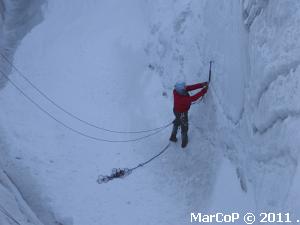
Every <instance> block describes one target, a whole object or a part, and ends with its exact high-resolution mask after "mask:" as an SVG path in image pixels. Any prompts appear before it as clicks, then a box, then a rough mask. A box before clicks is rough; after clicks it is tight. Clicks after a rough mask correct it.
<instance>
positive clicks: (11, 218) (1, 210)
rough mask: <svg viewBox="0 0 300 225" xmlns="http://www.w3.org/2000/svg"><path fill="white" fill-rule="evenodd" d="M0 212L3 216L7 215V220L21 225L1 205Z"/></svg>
mask: <svg viewBox="0 0 300 225" xmlns="http://www.w3.org/2000/svg"><path fill="white" fill-rule="evenodd" d="M0 212H2V214H3V215H5V216H6V217H7V218H9V219H10V220H11V221H13V222H14V223H16V224H18V225H21V223H19V222H18V221H17V220H16V219H15V218H14V217H13V216H12V215H11V214H10V213H9V212H7V211H6V209H5V208H4V207H2V206H1V205H0Z"/></svg>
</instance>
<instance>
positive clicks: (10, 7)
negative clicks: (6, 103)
mask: <svg viewBox="0 0 300 225" xmlns="http://www.w3.org/2000/svg"><path fill="white" fill-rule="evenodd" d="M42 3H43V1H42V0H29V1H23V0H0V53H1V54H2V55H4V56H6V57H8V58H9V59H12V57H13V54H14V52H15V49H16V48H17V46H18V44H19V42H20V41H21V40H22V38H23V37H24V36H25V35H26V34H27V33H28V32H29V31H30V30H31V29H32V28H33V27H34V26H35V25H36V24H38V23H39V22H40V21H41V20H42V12H41V6H42ZM0 69H1V71H3V72H5V73H7V74H8V73H9V72H10V71H11V68H10V66H9V65H7V63H5V60H4V59H3V58H2V56H0ZM5 84H6V80H5V79H4V78H3V77H2V75H0V89H1V88H3V87H4V85H5ZM7 151H8V146H7V145H6V144H5V140H4V136H3V134H2V133H1V132H0V159H1V162H0V224H1V225H8V224H22V225H41V224H42V223H41V222H40V221H39V219H38V218H37V217H36V216H35V214H34V213H33V212H32V210H31V209H30V207H29V206H28V204H27V203H26V201H25V200H24V198H23V196H22V195H21V192H19V190H18V189H17V187H16V186H15V184H14V182H13V180H12V179H11V178H10V177H9V175H8V174H7V173H6V172H5V170H4V169H3V162H4V158H5V157H6V156H5V155H6V154H5V153H6V152H7Z"/></svg>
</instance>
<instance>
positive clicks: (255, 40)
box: [244, 0, 300, 217]
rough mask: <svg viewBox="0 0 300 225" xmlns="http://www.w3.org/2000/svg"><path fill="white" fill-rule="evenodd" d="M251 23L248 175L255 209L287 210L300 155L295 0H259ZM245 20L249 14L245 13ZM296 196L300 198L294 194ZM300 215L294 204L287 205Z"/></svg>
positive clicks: (299, 10)
mask: <svg viewBox="0 0 300 225" xmlns="http://www.w3.org/2000/svg"><path fill="white" fill-rule="evenodd" d="M262 2H264V4H261V5H260V7H257V3H255V1H249V2H248V5H247V4H245V5H244V6H246V8H249V7H250V8H251V7H254V8H260V9H259V13H255V14H256V17H255V18H254V19H253V22H252V23H251V26H250V27H249V34H250V35H249V40H250V41H249V55H250V62H251V73H250V76H249V82H248V88H247V90H248V91H247V92H248V93H249V94H248V96H247V100H246V104H245V105H247V108H246V110H245V113H246V114H247V121H248V129H249V137H250V138H249V140H250V141H251V144H252V146H251V147H249V148H248V149H247V155H248V156H249V157H250V159H251V161H249V162H248V163H249V165H248V170H249V177H250V178H249V179H251V180H252V181H253V184H254V188H255V190H256V196H257V197H256V198H257V207H258V209H259V210H262V209H268V210H287V208H290V206H289V205H290V200H289V199H290V198H291V197H290V196H297V193H298V192H299V191H298V190H297V191H296V190H295V189H293V188H292V187H293V186H297V185H298V183H299V179H297V176H296V171H297V170H298V169H297V167H298V160H299V138H298V137H299V122H300V121H299V116H298V115H299V102H298V99H299V96H300V93H299V78H300V76H299V56H300V55H299V54H300V48H299V47H300V42H299V40H298V36H299V32H300V30H299V28H298V27H299V22H300V4H299V2H298V1H292V0H288V1H278V0H275V1H262ZM253 3H254V5H253ZM245 19H246V21H247V17H246V18H245ZM298 200H299V198H298ZM291 212H293V213H294V216H295V217H297V216H298V217H300V214H299V213H300V212H299V210H298V209H297V207H296V208H294V209H293V210H291Z"/></svg>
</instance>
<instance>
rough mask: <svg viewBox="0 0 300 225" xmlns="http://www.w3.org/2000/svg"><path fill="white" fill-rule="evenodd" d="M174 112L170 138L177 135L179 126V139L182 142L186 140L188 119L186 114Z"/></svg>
mask: <svg viewBox="0 0 300 225" xmlns="http://www.w3.org/2000/svg"><path fill="white" fill-rule="evenodd" d="M173 112H174V115H175V120H174V121H173V130H172V136H175V137H176V135H177V131H178V128H179V126H180V128H181V137H182V140H187V133H188V129H189V119H188V112H183V113H179V112H175V111H174V110H173Z"/></svg>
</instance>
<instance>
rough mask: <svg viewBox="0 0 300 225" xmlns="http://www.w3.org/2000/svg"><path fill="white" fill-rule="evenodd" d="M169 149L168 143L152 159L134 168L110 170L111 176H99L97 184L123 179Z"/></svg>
mask: <svg viewBox="0 0 300 225" xmlns="http://www.w3.org/2000/svg"><path fill="white" fill-rule="evenodd" d="M169 147H170V143H168V144H167V145H166V146H165V147H164V148H163V149H162V150H161V151H160V152H159V153H158V154H156V155H154V156H153V157H152V158H150V159H148V160H147V161H145V162H143V163H140V164H138V165H137V166H135V167H132V168H123V169H120V168H119V169H117V168H114V169H112V172H111V175H99V176H98V179H97V183H98V184H103V183H107V182H109V181H111V180H113V179H117V178H124V177H126V176H128V175H130V174H131V173H132V172H133V171H134V170H136V169H138V168H140V167H143V166H145V165H147V164H148V163H150V162H151V161H153V160H154V159H156V158H158V157H159V156H160V155H162V154H163V153H164V152H165V151H167V149H168V148H169Z"/></svg>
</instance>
